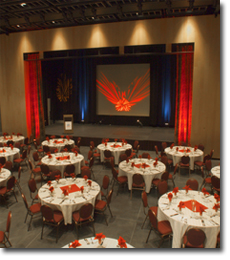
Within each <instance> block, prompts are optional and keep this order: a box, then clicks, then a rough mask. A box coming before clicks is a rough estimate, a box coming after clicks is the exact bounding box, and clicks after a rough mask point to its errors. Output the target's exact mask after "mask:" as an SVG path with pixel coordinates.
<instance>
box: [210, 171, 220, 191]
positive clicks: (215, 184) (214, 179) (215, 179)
mask: <svg viewBox="0 0 230 260" xmlns="http://www.w3.org/2000/svg"><path fill="white" fill-rule="evenodd" d="M211 183H212V186H213V187H214V188H216V189H217V190H219V189H220V178H218V177H216V176H214V175H213V176H212V177H211Z"/></svg>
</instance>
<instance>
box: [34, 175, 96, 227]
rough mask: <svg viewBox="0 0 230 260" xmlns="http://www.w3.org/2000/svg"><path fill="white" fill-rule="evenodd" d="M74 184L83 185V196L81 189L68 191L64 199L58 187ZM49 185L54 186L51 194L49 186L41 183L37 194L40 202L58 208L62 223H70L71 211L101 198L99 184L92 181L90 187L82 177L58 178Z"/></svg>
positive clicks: (54, 208)
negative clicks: (62, 218)
mask: <svg viewBox="0 0 230 260" xmlns="http://www.w3.org/2000/svg"><path fill="white" fill-rule="evenodd" d="M72 184H76V185H77V186H78V188H80V187H81V186H84V192H83V196H84V197H83V196H82V193H81V191H77V192H72V193H69V195H68V196H67V197H66V198H65V199H64V195H63V194H62V190H61V188H60V187H63V186H69V185H72ZM51 186H53V187H54V193H53V196H51V193H50V191H49V188H50V186H49V185H48V184H45V185H43V186H42V187H41V188H40V189H39V191H38V196H39V198H40V200H41V204H42V205H43V204H45V205H48V206H50V207H51V208H52V209H53V210H60V211H61V212H62V214H63V217H64V223H65V225H67V224H72V212H74V211H76V210H79V209H80V208H81V206H82V205H84V204H86V203H91V204H93V206H94V205H95V202H96V199H101V193H100V186H99V185H98V184H97V183H96V182H94V181H92V184H91V188H90V187H89V186H88V185H87V183H86V181H85V180H84V179H83V178H75V179H72V178H68V179H60V180H59V182H58V183H57V181H52V184H51Z"/></svg>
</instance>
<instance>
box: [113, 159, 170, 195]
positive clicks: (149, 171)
mask: <svg viewBox="0 0 230 260" xmlns="http://www.w3.org/2000/svg"><path fill="white" fill-rule="evenodd" d="M154 162H155V160H153V159H150V160H149V159H145V158H141V159H140V158H135V159H131V160H129V162H128V163H127V162H126V161H122V162H121V163H119V171H118V176H127V178H128V187H129V190H131V189H132V184H133V175H134V174H135V173H140V174H142V175H143V178H144V181H145V191H146V192H147V193H149V192H150V189H151V185H152V180H153V179H156V178H159V179H160V178H161V175H162V173H164V172H165V170H166V167H165V165H164V164H163V163H162V162H159V161H158V163H157V165H156V167H154V165H153V163H154ZM132 163H134V166H133V167H132ZM143 164H145V165H146V167H145V168H143Z"/></svg>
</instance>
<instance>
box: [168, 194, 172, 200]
mask: <svg viewBox="0 0 230 260" xmlns="http://www.w3.org/2000/svg"><path fill="white" fill-rule="evenodd" d="M172 197H173V194H172V193H171V192H170V193H169V194H168V199H169V201H171V200H172Z"/></svg>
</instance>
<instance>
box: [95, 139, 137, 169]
mask: <svg viewBox="0 0 230 260" xmlns="http://www.w3.org/2000/svg"><path fill="white" fill-rule="evenodd" d="M114 145H116V146H117V147H114ZM97 149H98V150H99V152H100V158H101V162H104V151H105V150H110V151H111V152H112V155H113V156H114V163H115V164H118V163H119V157H120V155H121V154H122V153H125V150H127V149H132V145H131V144H124V145H123V146H122V142H117V143H115V142H108V143H107V146H105V144H99V145H98V146H97Z"/></svg>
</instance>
